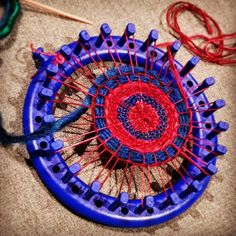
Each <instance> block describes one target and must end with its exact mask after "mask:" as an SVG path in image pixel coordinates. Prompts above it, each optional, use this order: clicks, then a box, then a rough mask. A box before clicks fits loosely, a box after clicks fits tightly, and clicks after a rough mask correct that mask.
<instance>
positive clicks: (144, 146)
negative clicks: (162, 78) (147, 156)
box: [104, 81, 179, 153]
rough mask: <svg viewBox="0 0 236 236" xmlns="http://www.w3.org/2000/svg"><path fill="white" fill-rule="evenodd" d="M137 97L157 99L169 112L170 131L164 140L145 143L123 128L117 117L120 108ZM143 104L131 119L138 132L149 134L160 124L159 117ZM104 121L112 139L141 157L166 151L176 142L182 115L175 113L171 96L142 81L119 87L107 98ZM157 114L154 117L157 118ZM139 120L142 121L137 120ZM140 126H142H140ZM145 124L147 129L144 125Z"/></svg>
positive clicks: (167, 131) (135, 109)
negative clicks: (144, 154)
mask: <svg viewBox="0 0 236 236" xmlns="http://www.w3.org/2000/svg"><path fill="white" fill-rule="evenodd" d="M137 93H140V94H145V95H146V96H149V97H151V98H152V99H154V100H155V101H156V102H157V103H158V104H159V105H160V106H162V108H163V109H164V110H165V112H166V116H167V127H166V129H165V132H164V133H163V135H162V137H161V138H157V139H155V140H149V141H147V140H142V139H138V138H136V137H134V136H132V134H130V133H129V132H128V131H127V130H126V129H125V128H124V127H123V125H122V123H121V122H120V120H119V119H118V117H117V110H118V107H119V104H122V103H123V102H124V101H125V100H126V99H127V98H129V97H130V96H132V95H135V94H137ZM142 104H143V105H144V103H141V102H140V103H137V104H136V105H135V106H134V107H133V110H132V112H131V113H130V114H129V119H130V121H132V124H133V125H134V123H135V119H136V120H137V123H136V125H135V126H134V128H136V129H137V130H139V131H146V130H148V131H150V130H153V129H154V127H156V125H157V124H158V122H159V117H158V115H157V114H156V112H155V110H154V109H153V108H152V107H151V106H150V105H148V104H145V106H143V109H141V107H140V105H141V106H142ZM104 108H105V119H106V124H107V128H108V129H109V130H110V131H111V133H112V135H113V137H115V138H117V139H118V140H119V141H120V142H121V143H122V144H123V145H126V146H127V147H129V148H131V149H133V150H136V151H139V152H141V153H146V152H155V151H158V150H163V149H165V148H166V147H167V146H168V145H170V144H171V143H172V142H173V139H174V138H175V137H176V136H177V129H178V127H179V115H178V112H177V111H176V109H175V105H174V104H173V103H172V102H171V101H170V99H169V98H168V96H167V95H166V94H165V93H164V92H163V91H162V90H161V89H158V88H157V87H155V86H153V85H151V84H147V83H144V82H141V81H137V82H128V83H126V84H123V85H120V86H119V87H117V88H115V89H114V90H110V92H109V94H108V95H107V96H106V98H105V103H104ZM154 112H155V115H154ZM138 117H140V118H139V119H137V118H138ZM138 123H139V124H141V123H143V124H141V125H140V126H138ZM144 124H145V125H144Z"/></svg>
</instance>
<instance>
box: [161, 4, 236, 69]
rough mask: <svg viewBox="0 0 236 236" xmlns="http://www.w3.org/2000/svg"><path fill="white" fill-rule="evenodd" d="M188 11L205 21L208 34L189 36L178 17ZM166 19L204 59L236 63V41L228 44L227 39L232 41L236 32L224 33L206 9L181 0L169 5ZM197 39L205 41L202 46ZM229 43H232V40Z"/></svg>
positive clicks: (191, 48)
mask: <svg viewBox="0 0 236 236" xmlns="http://www.w3.org/2000/svg"><path fill="white" fill-rule="evenodd" d="M186 11H189V12H191V13H192V14H193V15H195V16H196V17H197V19H198V20H199V21H200V22H201V23H203V26H204V27H205V28H206V30H207V33H208V35H203V34H196V35H193V36H188V35H186V34H184V33H183V31H182V30H181V28H180V25H179V23H178V17H179V16H180V15H181V14H183V13H184V12H186ZM166 20H167V24H168V26H169V27H170V29H171V30H172V31H173V32H174V35H175V36H177V37H179V39H180V41H181V42H182V44H183V45H185V47H187V48H188V49H189V50H190V51H191V52H193V53H194V54H195V55H197V56H199V57H200V58H201V59H203V60H204V61H208V62H213V63H217V64H220V65H226V64H235V63H236V47H235V42H234V44H232V42H231V45H229V44H226V40H231V41H232V40H234V39H236V32H234V33H231V34H223V33H222V30H221V29H220V26H219V24H218V23H217V22H216V21H215V20H214V19H213V18H212V17H210V16H209V15H208V14H207V13H206V12H205V11H203V10H201V9H200V8H198V7H196V6H195V5H193V4H191V3H188V2H183V1H179V2H175V3H173V4H172V5H170V6H169V8H168V10H167V13H166ZM196 40H201V41H202V42H203V43H202V44H201V46H200V45H197V44H196V43H195V42H194V41H196ZM228 43H230V41H229V42H228ZM167 45H168V43H163V44H160V45H159V46H167ZM212 48H213V49H212Z"/></svg>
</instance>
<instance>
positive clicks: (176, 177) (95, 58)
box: [23, 23, 228, 227]
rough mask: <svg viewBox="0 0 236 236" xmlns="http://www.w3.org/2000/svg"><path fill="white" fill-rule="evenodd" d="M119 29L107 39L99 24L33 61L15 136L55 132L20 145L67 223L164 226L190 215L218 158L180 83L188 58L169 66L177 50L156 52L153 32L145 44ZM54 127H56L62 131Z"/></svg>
mask: <svg viewBox="0 0 236 236" xmlns="http://www.w3.org/2000/svg"><path fill="white" fill-rule="evenodd" d="M134 34H135V26H134V25H133V24H131V23H130V24H128V25H127V27H126V29H125V32H124V34H123V35H122V36H112V35H111V29H110V27H109V25H108V24H103V25H102V26H101V28H100V34H99V35H98V36H96V37H90V36H89V34H88V32H87V31H81V32H80V34H79V39H78V40H77V41H75V42H72V43H70V44H68V45H63V46H62V47H61V48H60V50H58V51H57V52H55V53H45V52H44V51H43V49H42V48H38V49H37V50H34V52H33V58H34V59H35V61H36V64H37V65H38V71H37V73H36V74H35V76H33V78H32V82H31V84H30V86H29V89H28V92H27V95H26V99H25V105H24V119H23V125H24V133H25V134H29V133H34V132H37V130H39V129H42V127H47V126H48V125H50V124H52V123H54V124H55V123H56V124H57V126H60V127H61V128H62V127H63V129H61V128H58V127H56V128H55V129H54V131H57V132H54V131H52V130H51V132H50V133H49V134H48V133H46V134H45V135H44V136H42V135H40V136H39V137H36V138H35V139H34V140H32V141H28V142H27V149H28V152H29V154H30V158H31V160H32V162H33V165H34V167H35V169H36V171H37V172H38V174H39V176H40V178H41V179H42V181H43V182H44V184H45V185H46V186H47V187H48V189H49V190H50V191H51V192H52V193H53V195H54V196H55V197H56V198H57V199H58V200H59V201H61V202H62V203H63V204H64V205H65V206H67V207H68V208H69V209H70V210H71V211H73V212H74V213H76V214H79V215H82V216H84V217H86V218H88V219H90V220H93V221H96V222H99V223H102V224H106V225H112V226H118V227H144V226H150V225H155V224H160V223H162V222H165V221H168V220H170V219H172V218H173V217H175V216H178V215H179V214H181V213H182V212H183V211H185V210H186V209H187V208H189V207H190V206H191V205H192V204H193V203H194V202H195V201H196V200H197V199H198V198H199V197H200V196H201V194H202V193H203V192H204V190H205V188H206V187H207V184H208V182H209V181H210V179H211V176H212V175H213V174H215V173H216V172H217V168H216V166H215V164H216V156H218V155H223V154H225V153H226V151H227V149H226V147H224V146H222V145H220V144H218V141H217V135H218V134H219V133H220V132H221V131H225V130H227V129H228V124H227V123H226V122H223V121H221V122H219V123H216V122H215V119H214V112H215V111H216V110H218V109H220V108H221V107H223V106H224V105H225V103H224V101H223V100H221V99H219V100H216V101H214V102H212V103H210V102H209V101H208V100H207V97H206V95H205V94H204V91H205V90H206V89H207V88H208V87H210V86H211V85H213V84H214V82H215V80H214V78H212V77H209V78H206V79H205V80H204V81H203V82H202V83H200V84H199V83H198V82H197V81H196V80H195V79H194V78H193V76H192V75H191V74H190V73H189V72H190V71H191V69H193V68H194V66H195V65H196V64H197V63H198V61H199V59H198V58H197V57H195V56H193V57H192V59H191V60H189V61H188V62H187V64H186V65H185V66H182V65H181V64H180V63H179V62H178V61H175V60H174V56H175V54H176V53H177V51H178V50H179V49H180V46H181V44H180V42H179V41H176V42H174V43H173V45H172V46H170V47H168V48H167V51H166V52H163V51H162V50H160V49H159V48H158V47H157V44H156V40H157V39H158V32H157V31H156V30H152V31H151V32H150V34H149V35H148V37H147V39H146V41H145V42H142V41H139V40H136V39H135V38H134ZM62 123H63V124H64V125H62Z"/></svg>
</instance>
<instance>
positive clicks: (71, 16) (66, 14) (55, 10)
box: [20, 0, 93, 24]
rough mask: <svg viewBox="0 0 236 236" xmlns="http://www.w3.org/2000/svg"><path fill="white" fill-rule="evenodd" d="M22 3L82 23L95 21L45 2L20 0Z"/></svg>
mask: <svg viewBox="0 0 236 236" xmlns="http://www.w3.org/2000/svg"><path fill="white" fill-rule="evenodd" d="M20 3H21V4H22V5H28V6H30V7H33V8H37V7H39V8H41V9H43V10H45V11H48V12H50V13H54V14H57V15H59V16H62V17H65V18H68V19H71V20H75V21H78V22H82V23H85V24H93V22H92V21H90V20H87V19H84V18H81V17H78V16H75V15H72V14H69V13H66V12H63V11H61V10H58V9H56V8H54V7H50V6H47V5H44V4H42V3H39V2H35V1H33V0H20Z"/></svg>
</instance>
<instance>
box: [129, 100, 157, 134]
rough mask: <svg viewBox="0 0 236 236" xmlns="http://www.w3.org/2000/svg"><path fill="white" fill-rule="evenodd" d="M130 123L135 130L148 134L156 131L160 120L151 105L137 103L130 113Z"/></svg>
mask: <svg viewBox="0 0 236 236" xmlns="http://www.w3.org/2000/svg"><path fill="white" fill-rule="evenodd" d="M129 121H130V123H131V125H132V126H133V127H134V129H135V130H137V131H140V132H148V131H153V130H155V129H156V127H157V125H158V124H159V121H160V118H159V116H158V114H157V112H156V110H155V109H154V108H153V107H152V106H151V105H149V104H147V103H144V102H137V103H136V104H135V105H134V106H133V107H132V108H131V110H130V112H129Z"/></svg>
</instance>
